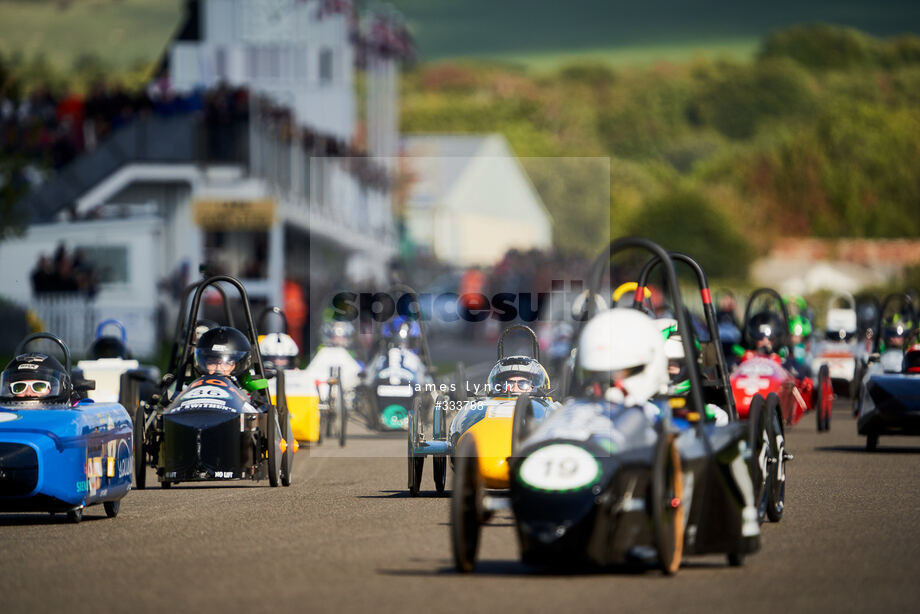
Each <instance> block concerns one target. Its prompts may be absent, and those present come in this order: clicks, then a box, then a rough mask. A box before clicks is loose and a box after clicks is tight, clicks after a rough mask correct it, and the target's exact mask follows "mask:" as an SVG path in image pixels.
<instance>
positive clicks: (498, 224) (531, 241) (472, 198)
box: [403, 134, 552, 266]
mask: <svg viewBox="0 0 920 614" xmlns="http://www.w3.org/2000/svg"><path fill="white" fill-rule="evenodd" d="M403 153H404V155H405V156H407V160H406V171H407V172H408V173H409V175H410V179H411V181H412V184H411V188H410V190H409V197H408V202H407V207H406V218H407V226H408V229H409V233H410V235H411V237H412V239H413V241H415V243H416V244H418V245H421V246H425V247H427V248H428V249H430V250H431V252H432V253H433V254H434V255H435V256H436V257H437V258H438V259H439V260H442V261H444V262H449V263H451V264H457V265H461V266H470V265H491V264H494V263H495V262H497V261H498V260H500V259H501V257H502V256H503V255H504V254H505V252H507V251H508V250H509V249H511V248H517V249H534V248H535V249H547V248H549V247H551V246H552V218H551V217H550V215H549V212H548V211H547V209H546V207H545V206H544V205H543V201H542V200H541V199H540V195H539V194H538V193H537V191H536V189H535V188H534V186H533V184H532V183H531V181H530V178H529V177H528V176H527V173H526V171H525V170H524V168H523V167H522V166H521V163H520V161H519V160H518V159H517V157H516V156H515V155H514V152H513V151H511V148H510V146H509V145H508V141H506V140H505V138H504V137H503V136H502V135H500V134H489V135H469V136H461V135H425V136H421V135H419V136H409V137H406V138H405V139H404V146H403Z"/></svg>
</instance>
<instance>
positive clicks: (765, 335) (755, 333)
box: [745, 311, 783, 352]
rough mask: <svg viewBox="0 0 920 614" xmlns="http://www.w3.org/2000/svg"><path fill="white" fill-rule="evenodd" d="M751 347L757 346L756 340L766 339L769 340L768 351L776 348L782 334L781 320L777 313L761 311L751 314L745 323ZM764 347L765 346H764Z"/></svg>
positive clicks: (755, 347)
mask: <svg viewBox="0 0 920 614" xmlns="http://www.w3.org/2000/svg"><path fill="white" fill-rule="evenodd" d="M745 334H746V335H747V339H748V343H749V344H751V346H752V347H751V349H757V348H758V341H760V340H762V339H767V340H769V342H770V347H769V348H768V349H769V350H770V352H773V351H775V350H776V349H777V347H776V346H777V345H778V344H779V341H780V339H782V335H783V322H782V320H781V319H780V317H779V316H778V315H776V314H775V313H772V312H769V311H761V312H760V313H758V314H755V315H753V316H752V317H751V318H750V319H749V320H748V323H747V327H746V330H745ZM765 349H766V348H765Z"/></svg>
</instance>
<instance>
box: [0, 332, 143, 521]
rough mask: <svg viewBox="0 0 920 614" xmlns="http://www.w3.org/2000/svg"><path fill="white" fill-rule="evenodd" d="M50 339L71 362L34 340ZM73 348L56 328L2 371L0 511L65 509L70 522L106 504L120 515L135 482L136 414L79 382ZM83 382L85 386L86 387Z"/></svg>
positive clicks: (22, 349)
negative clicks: (97, 398) (41, 349)
mask: <svg viewBox="0 0 920 614" xmlns="http://www.w3.org/2000/svg"><path fill="white" fill-rule="evenodd" d="M42 339H46V340H49V341H51V342H53V343H55V344H57V346H58V347H59V348H60V350H61V352H62V354H63V357H64V364H63V365H61V363H60V362H58V361H57V359H55V358H54V357H52V356H49V355H46V354H43V353H38V352H34V351H32V352H29V351H27V347H28V346H29V345H30V344H32V343H33V342H35V341H38V340H42ZM71 376H72V369H71V357H70V350H69V349H68V348H67V346H66V345H65V344H64V342H63V341H62V340H61V339H60V338H58V337H56V336H54V335H52V334H49V333H36V334H33V335H30V336H28V337H26V338H25V339H24V340H23V341H22V342H21V343H20V344H19V346H18V347H17V348H16V357H15V358H14V359H13V361H12V362H11V363H10V364H9V365H7V367H6V369H5V370H4V371H3V373H2V375H0V512H50V513H52V514H54V513H58V512H64V513H66V514H67V518H68V519H69V520H70V521H71V522H80V521H81V520H82V519H83V510H84V509H85V508H87V507H89V506H91V505H96V504H99V503H101V504H102V506H103V508H104V509H105V513H106V516H108V517H110V518H112V517H114V516H116V515H118V510H119V507H120V505H121V499H122V497H124V496H125V495H126V494H127V493H128V491H129V490H130V489H131V469H132V466H131V449H132V445H133V442H132V430H131V416H129V415H128V412H127V411H126V410H125V408H124V407H122V406H121V405H119V404H118V403H115V402H99V403H95V402H93V401H92V400H91V399H87V398H85V392H87V391H89V390H91V389H92V382H87V381H84V382H83V383H82V385H78V386H74V383H73V380H72V378H71ZM81 388H82V389H81Z"/></svg>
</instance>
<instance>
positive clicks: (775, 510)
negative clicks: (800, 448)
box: [765, 392, 786, 522]
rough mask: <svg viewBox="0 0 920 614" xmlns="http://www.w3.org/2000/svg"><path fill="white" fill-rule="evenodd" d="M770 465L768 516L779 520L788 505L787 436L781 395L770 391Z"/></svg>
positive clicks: (768, 424) (768, 409)
mask: <svg viewBox="0 0 920 614" xmlns="http://www.w3.org/2000/svg"><path fill="white" fill-rule="evenodd" d="M765 413H766V417H767V435H768V439H769V444H770V447H769V454H768V457H769V465H768V471H767V489H766V490H767V493H766V494H767V518H769V519H770V522H779V521H780V520H781V519H782V517H783V509H784V508H785V506H786V436H785V432H784V431H783V418H782V414H781V412H780V409H779V397H778V396H776V393H775V392H774V393H770V396H768V397H767V404H766V410H765Z"/></svg>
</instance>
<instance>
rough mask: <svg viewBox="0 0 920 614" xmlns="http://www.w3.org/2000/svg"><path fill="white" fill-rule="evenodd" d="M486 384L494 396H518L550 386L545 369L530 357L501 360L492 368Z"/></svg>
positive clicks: (507, 357) (512, 357)
mask: <svg viewBox="0 0 920 614" xmlns="http://www.w3.org/2000/svg"><path fill="white" fill-rule="evenodd" d="M487 383H488V386H489V392H490V394H492V395H494V396H518V395H521V394H524V393H525V392H533V391H534V390H537V389H538V388H542V389H543V390H546V389H548V388H549V385H550V382H549V375H547V373H546V369H544V368H543V365H541V364H540V363H539V362H538V361H537V359H536V358H531V357H530V356H506V357H505V358H502V359H501V360H499V361H498V362H497V363H495V366H494V367H492V371H490V372H489V379H488V382H487Z"/></svg>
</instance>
